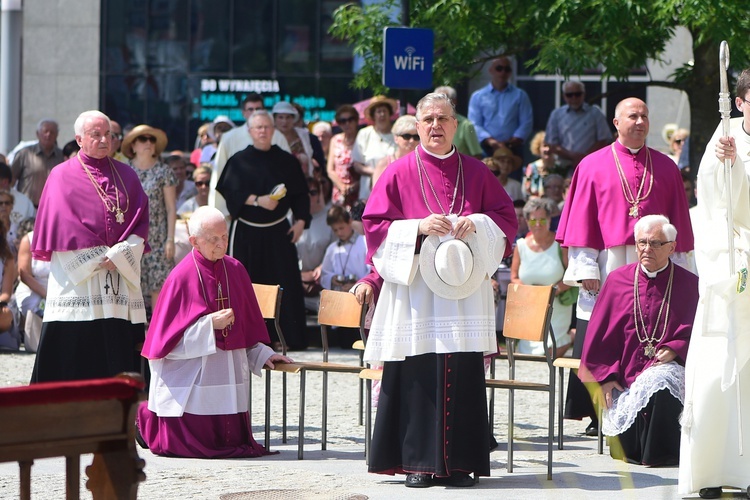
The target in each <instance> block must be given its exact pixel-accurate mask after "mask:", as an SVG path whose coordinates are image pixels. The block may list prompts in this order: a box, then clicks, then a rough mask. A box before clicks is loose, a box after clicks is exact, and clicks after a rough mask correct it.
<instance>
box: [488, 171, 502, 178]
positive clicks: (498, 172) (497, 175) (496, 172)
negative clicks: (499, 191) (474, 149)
mask: <svg viewBox="0 0 750 500" xmlns="http://www.w3.org/2000/svg"><path fill="white" fill-rule="evenodd" d="M490 172H492V173H493V174H495V177H500V175H501V174H502V172H500V171H499V170H490Z"/></svg>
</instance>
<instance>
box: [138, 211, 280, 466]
mask: <svg viewBox="0 0 750 500" xmlns="http://www.w3.org/2000/svg"><path fill="white" fill-rule="evenodd" d="M188 230H189V232H190V237H189V240H190V244H191V245H192V247H193V248H192V250H191V252H190V254H188V255H187V257H185V258H184V259H183V260H182V261H181V262H180V263H179V264H178V265H177V266H176V267H175V268H174V269H173V270H172V272H171V273H170V275H169V277H168V278H167V281H166V282H165V283H164V287H163V288H162V291H161V293H160V294H159V300H158V302H157V303H156V307H155V308H154V314H153V318H152V320H151V324H150V326H149V330H148V333H147V335H146V341H145V342H144V344H143V351H142V355H143V356H144V357H146V358H148V360H149V365H150V367H151V385H150V392H149V398H148V401H147V402H143V403H141V406H140V407H139V409H138V419H137V424H138V430H139V432H140V436H139V442H140V443H141V445H142V446H145V447H148V448H150V449H151V451H152V452H153V453H155V454H157V455H164V456H172V457H193V458H234V457H258V456H261V455H265V454H268V452H267V451H266V449H265V448H264V447H263V446H262V445H260V444H258V443H256V442H255V440H254V439H253V435H252V429H251V427H250V416H249V414H248V397H249V396H248V395H249V384H250V372H252V373H254V374H255V375H258V376H260V374H261V369H262V368H263V365H264V364H265V365H267V366H268V367H269V368H273V366H274V363H276V362H284V363H288V362H290V361H291V360H290V359H289V358H287V357H285V356H281V355H279V354H276V353H274V351H273V350H272V349H271V348H270V347H268V346H267V345H265V344H267V343H269V338H268V333H267V330H266V325H265V323H264V321H263V316H262V315H261V312H260V309H259V307H258V302H257V300H256V298H255V293H254V292H253V287H252V283H251V282H250V277H249V276H248V274H247V271H246V270H245V267H244V266H243V265H242V264H240V263H239V262H238V261H237V260H235V259H233V258H232V257H229V256H227V255H225V254H226V250H227V244H228V233H227V225H226V222H225V220H224V216H223V214H222V213H221V212H220V211H218V210H216V209H215V208H212V207H207V206H206V207H200V208H199V209H198V210H196V211H195V212H194V213H193V215H192V217H191V218H190V221H189V222H188ZM140 438H142V439H140Z"/></svg>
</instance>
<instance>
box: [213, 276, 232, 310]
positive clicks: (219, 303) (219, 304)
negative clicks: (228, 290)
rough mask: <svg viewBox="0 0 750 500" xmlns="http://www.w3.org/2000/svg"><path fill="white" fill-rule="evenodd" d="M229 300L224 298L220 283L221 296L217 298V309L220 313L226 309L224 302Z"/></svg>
mask: <svg viewBox="0 0 750 500" xmlns="http://www.w3.org/2000/svg"><path fill="white" fill-rule="evenodd" d="M226 300H229V299H228V298H227V297H224V294H223V293H221V282H219V296H218V297H217V298H216V302H217V308H218V310H219V311H221V310H222V309H226V306H225V305H224V301H226Z"/></svg>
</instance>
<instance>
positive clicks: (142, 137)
mask: <svg viewBox="0 0 750 500" xmlns="http://www.w3.org/2000/svg"><path fill="white" fill-rule="evenodd" d="M135 140H136V142H151V143H153V144H156V137H154V136H151V135H139V136H138V137H136V138H135Z"/></svg>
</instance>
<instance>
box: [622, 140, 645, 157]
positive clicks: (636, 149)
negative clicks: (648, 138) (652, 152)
mask: <svg viewBox="0 0 750 500" xmlns="http://www.w3.org/2000/svg"><path fill="white" fill-rule="evenodd" d="M617 142H619V143H620V145H621V146H622V147H624V148H627V149H628V151H630V152H631V153H632V154H634V155H637V154H638V151H640V150H641V149H643V146H641V147H640V148H628V147H627V146H626V145H625V144H623V143H622V142H620V139H617ZM644 146H645V144H644Z"/></svg>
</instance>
